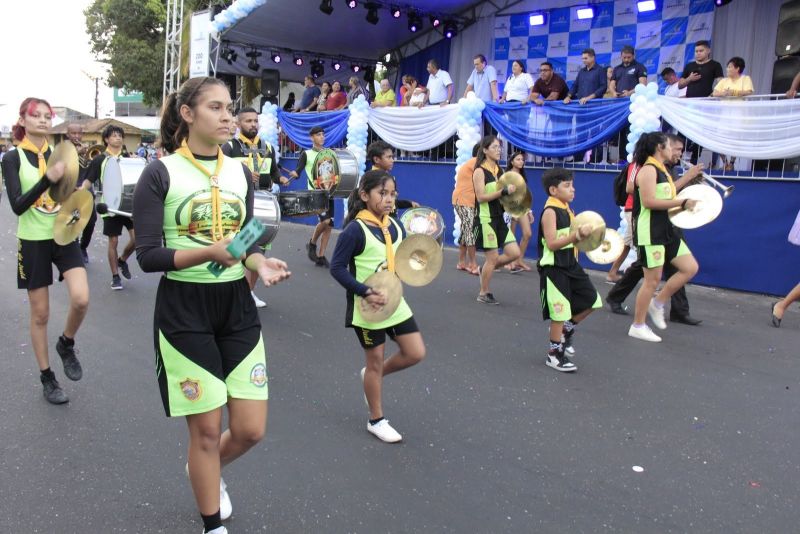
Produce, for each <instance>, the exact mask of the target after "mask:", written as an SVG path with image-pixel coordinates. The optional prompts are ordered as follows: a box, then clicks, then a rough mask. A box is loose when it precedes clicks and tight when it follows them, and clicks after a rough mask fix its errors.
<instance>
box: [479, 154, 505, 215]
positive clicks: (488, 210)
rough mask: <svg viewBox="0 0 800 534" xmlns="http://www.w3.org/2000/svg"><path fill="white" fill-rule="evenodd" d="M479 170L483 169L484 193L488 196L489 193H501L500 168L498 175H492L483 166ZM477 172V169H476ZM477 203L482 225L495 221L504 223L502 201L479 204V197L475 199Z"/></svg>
mask: <svg viewBox="0 0 800 534" xmlns="http://www.w3.org/2000/svg"><path fill="white" fill-rule="evenodd" d="M478 168H479V169H483V182H484V186H483V191H484V192H485V193H487V194H489V193H496V192H497V191H499V189H498V188H497V186H498V183H497V179H498V178H499V174H500V167H499V166H498V167H497V174H492V172H491V171H490V170H489V169H487V168H486V167H484V166H483V165H481V166H480V167H478ZM476 170H477V169H476ZM475 203H476V204H477V207H478V219H479V220H480V222H481V223H489V222H492V220H494V221H498V220H499V221H502V220H503V205H502V204H500V199H497V198H496V199H494V200H490V201H488V202H478V199H477V197H476V198H475Z"/></svg>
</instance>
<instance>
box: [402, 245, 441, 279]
mask: <svg viewBox="0 0 800 534" xmlns="http://www.w3.org/2000/svg"><path fill="white" fill-rule="evenodd" d="M442 261H443V253H442V249H441V247H440V246H439V243H437V242H436V240H435V239H434V238H432V237H431V236H428V235H424V234H412V235H410V236H408V237H406V238H405V239H403V242H402V243H400V246H399V247H397V254H395V256H394V266H395V267H394V269H395V272H396V273H397V276H398V277H399V278H400V280H402V281H403V282H405V283H406V284H408V285H410V286H426V285H428V284H430V283H431V282H432V281H433V279H434V278H436V276H437V275H438V274H439V271H441V270H442Z"/></svg>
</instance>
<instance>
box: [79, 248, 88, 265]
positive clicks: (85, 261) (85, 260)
mask: <svg viewBox="0 0 800 534" xmlns="http://www.w3.org/2000/svg"><path fill="white" fill-rule="evenodd" d="M81 257H83V264H84V265H89V251H87V250H86V249H85V248H82V249H81Z"/></svg>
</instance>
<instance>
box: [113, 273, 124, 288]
mask: <svg viewBox="0 0 800 534" xmlns="http://www.w3.org/2000/svg"><path fill="white" fill-rule="evenodd" d="M111 289H113V290H114V291H119V290H121V289H122V279H121V278H120V277H119V275H118V274H115V275H114V276H113V277H112V278H111Z"/></svg>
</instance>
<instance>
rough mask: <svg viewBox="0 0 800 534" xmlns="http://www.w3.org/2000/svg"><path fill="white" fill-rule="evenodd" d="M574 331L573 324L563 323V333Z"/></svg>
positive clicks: (569, 322) (570, 322)
mask: <svg viewBox="0 0 800 534" xmlns="http://www.w3.org/2000/svg"><path fill="white" fill-rule="evenodd" d="M573 330H575V323H573V322H572V321H564V332H567V333H570V332H572V331H573Z"/></svg>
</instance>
